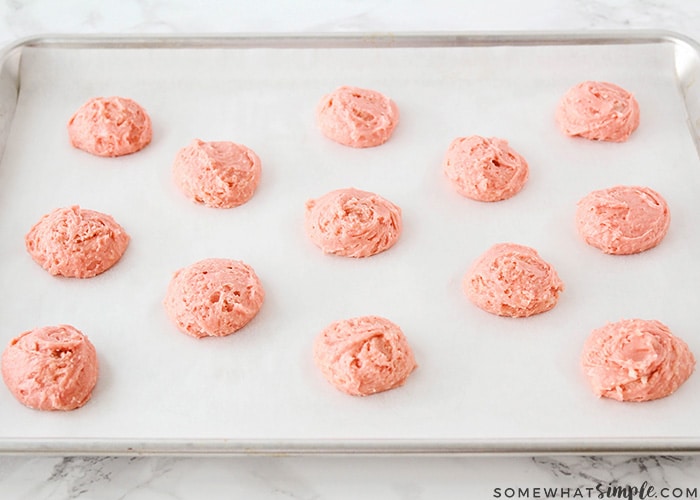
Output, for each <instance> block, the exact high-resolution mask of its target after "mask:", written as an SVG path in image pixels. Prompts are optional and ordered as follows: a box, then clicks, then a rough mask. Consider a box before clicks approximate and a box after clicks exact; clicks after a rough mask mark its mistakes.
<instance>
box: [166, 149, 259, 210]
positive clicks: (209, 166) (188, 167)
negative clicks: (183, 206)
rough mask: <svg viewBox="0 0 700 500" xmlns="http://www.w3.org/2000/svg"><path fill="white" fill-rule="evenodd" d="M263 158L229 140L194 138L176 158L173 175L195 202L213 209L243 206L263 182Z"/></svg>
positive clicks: (180, 186) (183, 190) (179, 185)
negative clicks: (211, 140) (261, 179)
mask: <svg viewBox="0 0 700 500" xmlns="http://www.w3.org/2000/svg"><path fill="white" fill-rule="evenodd" d="M260 173H261V166H260V158H258V155H256V154H255V153H254V152H253V151H252V150H251V149H249V148H247V147H245V146H242V145H240V144H236V143H233V142H228V141H216V142H204V141H200V140H199V139H195V140H194V141H192V143H191V144H189V145H188V146H186V147H184V148H182V149H181V150H180V151H179V152H178V153H177V156H176V157H175V163H174V164H173V177H174V179H175V183H176V184H177V186H178V187H179V188H180V190H181V191H182V192H183V193H184V194H185V195H186V196H187V197H188V198H190V199H191V200H192V201H194V202H195V203H201V204H203V205H206V206H208V207H213V208H233V207H237V206H238V205H242V204H243V203H245V202H246V201H248V200H249V199H250V198H252V196H253V194H254V193H255V189H256V188H257V187H258V183H259V182H260Z"/></svg>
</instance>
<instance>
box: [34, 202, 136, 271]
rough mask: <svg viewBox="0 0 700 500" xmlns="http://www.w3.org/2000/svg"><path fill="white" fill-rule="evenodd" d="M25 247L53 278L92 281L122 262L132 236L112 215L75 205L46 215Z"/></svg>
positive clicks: (40, 220)
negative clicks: (87, 279)
mask: <svg viewBox="0 0 700 500" xmlns="http://www.w3.org/2000/svg"><path fill="white" fill-rule="evenodd" d="M25 244H26V247H27V251H28V252H29V255H31V256H32V259H34V261H36V262H37V264H39V265H40V266H41V267H43V268H44V269H46V270H47V271H48V272H49V273H51V274H52V275H54V276H56V275H59V276H66V277H71V278H91V277H93V276H97V275H98V274H101V273H103V272H105V271H106V270H107V269H109V268H110V267H112V266H113V265H114V264H116V263H117V262H118V261H119V259H121V257H122V255H123V254H124V251H125V250H126V247H127V246H128V244H129V235H128V234H126V232H125V231H124V228H122V227H121V226H120V225H119V224H117V222H116V221H115V220H114V219H113V218H112V217H111V216H109V215H107V214H103V213H100V212H96V211H94V210H87V209H84V208H80V207H79V206H77V205H75V206H72V207H67V208H58V209H56V210H54V211H52V212H50V213H48V214H46V215H44V216H43V217H42V218H41V219H39V222H37V223H36V224H35V225H34V226H33V227H32V228H31V229H30V231H29V233H27V235H26V237H25Z"/></svg>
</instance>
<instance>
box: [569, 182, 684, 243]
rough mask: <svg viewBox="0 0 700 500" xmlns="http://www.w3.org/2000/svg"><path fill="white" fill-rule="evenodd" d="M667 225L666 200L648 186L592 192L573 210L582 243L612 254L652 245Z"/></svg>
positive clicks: (669, 221)
mask: <svg viewBox="0 0 700 500" xmlns="http://www.w3.org/2000/svg"><path fill="white" fill-rule="evenodd" d="M670 224H671V215H670V212H669V209H668V204H667V203H666V200H664V199H663V197H662V196H661V195H660V194H659V193H657V192H656V191H654V190H653V189H650V188H648V187H639V186H615V187H611V188H609V189H602V190H599V191H593V192H592V193H590V194H588V195H587V196H585V197H584V198H583V199H581V201H579V202H578V208H577V210H576V228H577V230H578V232H579V234H580V235H581V237H582V238H583V239H584V240H585V241H586V243H588V244H589V245H592V246H594V247H596V248H599V249H601V250H602V251H603V252H605V253H608V254H614V255H627V254H633V253H639V252H643V251H645V250H648V249H650V248H653V247H655V246H656V245H658V244H659V243H660V242H661V240H662V239H663V238H664V236H666V233H667V232H668V228H669V225H670Z"/></svg>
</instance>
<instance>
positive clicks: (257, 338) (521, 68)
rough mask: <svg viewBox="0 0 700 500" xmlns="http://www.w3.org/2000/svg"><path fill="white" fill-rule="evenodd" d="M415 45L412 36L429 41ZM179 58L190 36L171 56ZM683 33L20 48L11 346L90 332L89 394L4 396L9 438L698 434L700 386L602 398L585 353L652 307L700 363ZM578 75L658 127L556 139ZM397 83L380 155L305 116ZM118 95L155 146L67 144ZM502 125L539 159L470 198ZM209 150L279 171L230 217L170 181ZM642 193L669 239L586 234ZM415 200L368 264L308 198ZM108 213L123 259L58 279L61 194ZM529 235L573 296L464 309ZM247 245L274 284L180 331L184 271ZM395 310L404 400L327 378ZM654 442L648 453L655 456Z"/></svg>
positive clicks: (295, 440) (483, 440) (2, 309)
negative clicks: (229, 312)
mask: <svg viewBox="0 0 700 500" xmlns="http://www.w3.org/2000/svg"><path fill="white" fill-rule="evenodd" d="M416 44H417V45H420V40H419V39H418V41H417V42H416ZM174 46H177V47H178V48H173V47H174ZM676 50H677V47H676V44H674V43H660V42H659V43H648V44H626V43H625V44H604V45H589V44H586V43H581V44H566V45H546V46H537V45H534V46H516V45H512V44H506V45H503V46H499V45H495V46H488V47H479V46H469V45H467V46H456V47H455V46H452V47H450V46H443V47H419V46H415V47H404V48H382V47H374V48H323V40H322V39H320V40H319V42H318V43H317V44H316V45H315V46H309V47H305V48H242V47H228V48H216V47H208V48H187V43H186V40H185V41H184V42H181V43H180V44H179V45H178V44H172V45H171V47H170V48H116V47H111V48H99V47H98V46H95V47H88V48H82V49H78V48H53V47H46V46H44V47H42V46H38V47H25V48H23V49H22V52H21V64H20V69H19V82H20V91H19V96H18V101H17V106H16V110H15V113H14V119H13V121H12V125H11V130H10V134H9V137H8V139H7V142H6V148H5V153H4V156H3V158H2V163H1V164H0V235H2V237H0V275H1V276H3V280H2V281H3V285H2V290H1V292H0V293H2V300H1V301H0V318H2V323H1V324H0V343H2V344H3V345H5V344H6V343H7V342H9V340H10V339H11V338H12V337H14V336H16V335H17V334H19V333H20V332H22V331H25V330H27V329H30V328H33V327H36V326H40V325H47V324H58V323H70V324H73V325H75V326H76V327H78V328H79V329H81V330H82V331H83V332H85V333H86V334H87V335H88V336H89V337H90V339H91V340H92V341H93V343H94V344H95V346H96V348H97V350H98V353H99V361H100V369H101V373H100V379H99V382H98V385H97V387H96V389H95V391H94V393H93V398H92V400H91V401H90V402H89V403H88V404H87V405H86V406H85V407H83V408H81V409H80V410H77V411H73V412H68V413H42V412H37V411H32V410H29V409H27V408H24V407H23V406H21V405H20V404H19V403H17V402H16V401H15V400H14V399H13V397H12V396H11V395H10V393H9V392H8V391H7V390H6V389H5V388H4V387H3V388H0V389H2V390H0V408H1V409H2V410H1V412H0V429H1V430H0V450H3V451H17V450H20V451H21V450H33V451H37V450H49V451H51V450H53V451H66V450H68V451H77V452H81V451H82V452H89V451H93V450H108V451H113V452H120V451H137V452H138V451H141V452H144V451H145V452H147V451H153V450H164V449H168V450H171V451H180V452H187V451H190V452H198V451H199V452H201V451H231V452H236V451H248V452H255V451H264V450H269V449H274V450H282V451H284V450H301V451H304V450H307V451H308V450H325V451H329V450H330V451H333V450H335V451H353V450H363V449H366V450H370V451H377V450H387V449H388V450H395V451H401V449H402V446H405V447H412V449H416V450H419V451H420V450H421V449H423V450H430V451H440V449H444V450H458V451H459V450H474V449H481V450H485V451H489V450H491V451H498V450H499V449H506V450H510V451H517V450H521V451H527V450H535V449H538V448H547V449H565V450H567V449H570V450H574V449H582V448H585V447H588V448H591V449H605V448H606V447H610V446H612V447H615V448H625V449H638V448H639V449H644V448H645V447H653V446H661V447H666V448H672V447H677V446H682V445H683V444H684V443H685V444H687V445H688V447H690V448H692V447H693V446H697V443H699V442H700V432H698V426H697V423H696V418H695V415H697V414H698V413H700V398H699V397H698V390H699V389H700V378H699V377H698V375H697V374H696V375H694V376H692V377H691V378H690V380H689V381H688V382H687V383H686V384H685V385H684V386H683V387H682V388H681V389H680V390H679V391H678V392H677V393H676V394H674V395H673V396H672V397H669V398H666V399H663V400H659V401H654V402H650V403H645V404H620V403H617V402H613V401H609V400H600V399H597V398H596V397H595V396H594V395H592V393H591V392H590V390H589V388H588V386H587V384H586V381H585V380H584V378H583V375H582V374H581V371H580V368H579V364H578V360H579V355H580V351H581V346H582V343H583V341H584V339H585V338H586V337H587V335H588V333H589V332H590V331H591V330H592V329H593V328H596V327H598V326H601V325H603V324H604V323H606V322H608V321H616V320H619V319H622V318H630V317H642V318H654V319H659V320H661V321H663V322H665V323H666V324H668V325H669V326H670V327H671V329H672V331H674V332H675V333H676V334H677V335H678V336H680V337H682V338H683V339H685V340H686V341H687V342H688V344H689V346H690V348H691V349H692V350H693V351H694V352H695V353H696V354H698V353H700V338H699V336H698V332H697V320H696V309H697V306H698V299H700V290H699V289H698V287H697V283H698V282H699V281H700V266H698V263H697V258H696V255H697V250H698V248H700V234H699V233H698V231H697V228H698V227H700V201H699V198H698V196H697V192H698V189H699V188H700V168H698V167H699V166H700V163H699V160H698V154H697V151H696V148H695V144H694V140H693V137H692V134H691V132H690V131H689V129H688V123H687V122H688V110H687V107H686V104H685V101H684V99H683V95H682V88H683V85H686V84H688V82H684V81H681V80H679V77H678V73H677V63H676V55H677V54H676ZM582 80H606V81H612V82H615V83H617V84H619V85H621V86H623V87H625V88H627V89H629V90H630V91H632V92H633V93H634V94H635V95H636V97H637V99H638V101H639V103H640V107H641V117H642V119H641V125H640V127H639V129H638V130H637V131H636V132H635V133H634V134H633V135H632V137H631V138H630V140H629V141H628V142H626V143H623V144H608V143H594V142H589V141H585V140H580V139H572V138H567V137H564V136H563V135H562V134H561V133H560V132H559V131H558V129H557V128H556V125H555V123H554V119H553V113H554V108H555V106H556V104H557V101H558V99H559V98H560V96H561V95H562V94H563V93H564V92H565V91H566V90H567V89H568V88H569V87H571V86H572V85H574V84H576V83H578V82H579V81H582ZM344 84H350V85H357V86H361V87H368V88H374V89H377V90H380V91H382V92H383V93H385V94H387V95H389V96H391V97H392V98H393V99H394V100H395V101H396V102H397V104H398V106H399V108H400V110H401V122H400V124H399V126H398V127H397V129H396V131H395V134H394V136H393V137H392V139H391V140H390V141H389V142H388V143H386V144H385V145H383V146H381V147H378V148H372V149H365V150H355V149H350V148H346V147H343V146H340V145H337V144H335V143H332V142H331V141H329V140H327V139H325V138H324V137H322V136H321V134H320V133H319V132H318V130H317V129H316V127H315V123H314V109H315V106H316V103H317V101H318V100H319V98H320V97H321V96H322V95H323V94H325V93H327V92H329V91H330V90H332V89H333V88H335V87H337V86H339V85H344ZM97 95H121V96H127V97H131V98H133V99H135V100H136V101H138V102H139V103H141V104H142V105H143V106H144V107H145V108H146V110H147V111H148V112H149V114H150V115H151V117H152V120H153V142H152V144H151V145H149V146H148V147H147V148H146V149H144V150H143V151H142V152H139V153H137V154H134V155H130V156H126V157H121V158H114V159H105V158H97V157H93V156H91V155H88V154H86V153H83V152H81V151H78V150H75V149H73V148H71V146H70V144H69V143H68V140H67V134H66V128H65V126H66V122H67V120H68V118H69V117H70V116H71V114H72V113H73V112H74V111H75V110H76V109H77V108H78V107H79V106H80V105H81V104H82V103H83V102H84V101H85V100H87V99H88V98H90V97H93V96H97ZM470 134H479V135H485V136H499V137H503V138H506V139H508V140H509V142H510V143H511V145H512V146H513V147H514V148H515V149H516V150H518V151H519V152H520V153H521V154H522V155H523V156H524V157H525V158H526V159H527V160H528V162H529V164H530V168H531V172H530V179H529V181H528V183H527V185H526V187H525V189H524V190H523V191H522V192H521V193H519V194H518V195H517V196H515V197H514V198H512V199H510V200H507V201H503V202H499V203H494V204H483V203H478V202H474V201H470V200H467V199H465V198H461V197H460V196H459V195H457V194H456V193H455V192H453V191H452V189H451V188H450V186H449V185H448V183H447V181H446V180H445V178H444V177H443V175H442V171H441V160H442V157H443V154H444V152H445V150H446V148H447V146H448V144H449V143H450V141H451V140H452V139H453V138H454V137H456V136H460V135H470ZM193 138H201V139H203V140H232V141H235V142H240V143H243V144H246V145H247V146H249V147H251V148H252V149H254V150H255V151H256V152H257V153H258V154H259V156H260V157H261V159H262V164H263V176H262V181H261V184H260V187H259V190H258V192H257V193H256V195H255V197H254V198H253V199H252V200H251V201H250V202H249V203H247V204H245V205H243V206H241V207H238V208H235V209H232V210H215V209H208V208H205V207H201V206H196V205H194V204H192V203H190V202H189V201H188V200H186V199H185V198H184V197H183V196H182V195H181V194H180V193H179V192H178V191H177V189H176V188H175V186H174V184H173V182H172V180H171V176H170V168H171V164H172V160H173V158H174V155H175V152H176V151H177V150H178V149H179V148H180V147H182V146H184V145H186V144H188V143H189V142H190V141H191V140H192V139H193ZM615 184H641V185H648V186H651V187H653V188H654V189H656V190H658V191H659V192H660V193H662V194H663V195H664V197H666V199H667V201H668V203H669V205H670V208H671V214H672V223H671V228H670V231H669V233H668V236H667V237H666V239H665V240H664V241H663V243H662V244H661V245H660V246H659V247H658V248H656V249H653V250H651V251H649V252H645V253H643V254H641V255H635V256H628V257H611V256H606V255H602V254H601V253H599V252H598V251H597V250H595V249H593V248H591V247H588V246H586V245H585V244H583V242H582V241H580V240H579V238H578V237H577V235H576V232H575V228H574V224H573V215H574V212H575V204H576V201H577V200H578V199H580V198H581V197H583V196H584V195H585V194H587V193H588V192H589V191H591V190H593V189H599V188H604V187H607V186H612V185H615ZM350 186H354V187H357V188H360V189H364V190H369V191H375V192H377V193H380V194H381V195H382V196H385V197H386V198H388V199H390V200H392V201H393V202H395V203H397V204H398V205H399V206H401V207H402V209H403V222H404V233H403V235H402V237H401V239H400V241H399V243H398V244H397V245H396V246H395V247H394V248H392V249H391V250H390V251H388V252H385V253H383V254H380V255H377V256H375V257H372V258H369V259H361V260H355V259H345V258H340V257H331V256H325V255H322V254H321V253H320V251H319V250H318V249H317V248H316V247H314V246H313V244H312V243H311V242H310V241H309V240H308V239H307V238H306V236H305V234H304V231H303V212H304V210H303V209H304V202H305V201H306V200H307V199H308V198H312V197H317V196H320V195H321V194H323V193H325V192H327V191H329V190H332V189H337V188H341V187H350ZM70 204H79V205H81V206H83V207H86V208H91V209H94V210H99V211H103V212H107V213H110V214H112V215H113V216H114V217H115V219H116V220H117V221H118V222H120V223H121V224H122V225H123V226H124V227H125V228H126V230H127V231H128V232H129V233H130V235H131V236H132V241H131V244H130V246H129V248H128V250H127V252H126V254H125V255H124V257H123V259H122V261H121V262H120V263H119V264H118V265H117V266H116V267H115V268H113V269H112V270H110V271H108V272H107V273H105V274H103V275H101V276H99V277H96V278H93V279H90V280H71V279H60V278H54V277H51V276H49V275H48V274H47V273H46V272H45V271H43V270H42V269H41V268H40V267H39V266H37V265H36V264H35V263H34V262H33V261H32V260H31V259H30V258H29V256H28V255H27V254H26V252H25V250H24V240H23V238H24V235H25V234H26V232H27V231H28V229H29V228H30V227H31V225H32V224H33V223H34V222H36V220H38V218H39V217H40V216H41V215H42V214H44V213H46V212H48V211H50V210H52V209H53V208H56V207H59V206H66V205H70ZM502 241H512V242H517V243H521V244H525V245H530V246H532V247H534V248H536V249H537V250H538V251H539V252H540V254H541V255H542V256H543V258H545V259H546V260H548V261H549V262H551V263H552V264H553V265H554V266H555V267H556V269H557V271H558V272H559V275H560V277H561V278H562V280H563V281H564V283H565V285H566V290H565V292H564V293H563V294H562V296H561V299H560V302H559V304H558V305H557V307H556V308H555V309H553V310H552V311H550V312H548V313H546V314H542V315H539V316H536V317H532V318H528V319H508V318H500V317H495V316H492V315H490V314H488V313H485V312H483V311H481V310H479V309H477V308H476V307H475V306H473V305H472V304H471V303H469V302H468V301H467V300H466V298H465V297H464V295H463V293H462V291H461V287H460V283H461V279H462V276H463V274H464V272H465V271H466V269H467V268H468V267H469V265H470V263H471V262H472V261H473V260H474V259H475V258H476V257H477V256H478V255H479V254H481V253H482V252H483V251H484V250H485V249H487V248H488V247H489V246H491V245H492V244H494V243H496V242H502ZM207 257H228V258H234V259H242V260H244V261H246V262H247V263H249V264H251V265H252V266H253V267H254V268H255V270H256V272H257V273H258V275H259V276H260V278H261V280H262V282H263V284H264V286H265V289H266V292H267V297H266V301H265V304H264V306H263V308H262V310H261V312H260V314H259V315H258V317H257V318H256V319H255V320H254V321H253V322H252V323H251V324H250V325H248V326H247V327H246V328H245V330H243V331H241V332H240V333H238V334H236V335H232V336H230V337H227V338H221V339H203V340H195V339H192V338H189V337H187V336H185V335H182V334H181V333H179V332H178V331H177V330H176V329H175V327H174V326H172V325H171V324H170V323H169V322H168V320H167V318H166V316H165V314H164V311H163V308H162V305H161V300H162V298H163V294H164V292H165V289H166V287H167V284H168V281H169V279H170V277H171V275H172V273H173V271H175V270H176V269H178V268H181V267H183V266H186V265H188V264H190V263H192V262H194V261H196V260H199V259H202V258H207ZM366 314H379V315H382V316H385V317H387V318H389V319H391V320H392V321H394V322H396V323H398V324H399V325H400V326H401V327H402V328H403V330H404V332H405V334H406V336H407V337H408V339H409V341H410V343H411V345H412V346H413V348H414V350H415V355H416V359H417V361H418V364H419V368H418V369H417V370H416V371H415V372H414V373H413V374H412V375H411V377H410V378H409V380H408V381H407V383H406V385H405V386H404V387H402V388H400V389H397V390H394V391H389V392H386V393H382V394H377V395H374V396H372V397H367V398H353V397H349V396H346V395H345V394H342V393H340V392H338V391H336V390H335V389H333V388H332V387H331V386H330V385H329V384H328V383H327V382H326V381H325V380H324V379H323V378H322V377H321V375H320V374H319V373H318V372H317V370H316V368H315V367H314V365H313V363H312V359H311V344H312V342H313V339H314V337H315V336H316V335H317V334H318V332H319V331H320V330H321V329H322V328H323V327H324V326H326V325H327V324H328V323H330V322H331V321H334V320H337V319H341V318H348V317H353V316H358V315H366ZM654 443H655V444H654Z"/></svg>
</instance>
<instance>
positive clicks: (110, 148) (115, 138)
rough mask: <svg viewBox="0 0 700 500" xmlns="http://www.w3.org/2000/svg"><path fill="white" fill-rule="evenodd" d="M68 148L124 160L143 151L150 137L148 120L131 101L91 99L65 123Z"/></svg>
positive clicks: (145, 114)
mask: <svg viewBox="0 0 700 500" xmlns="http://www.w3.org/2000/svg"><path fill="white" fill-rule="evenodd" d="M68 136H69V138H70V142H71V144H72V145H73V146H74V147H76V148H78V149H82V150H83V151H87V152H88V153H92V154H94V155H97V156H123V155H128V154H131V153H135V152H136V151H140V150H141V149H143V148H144V147H146V146H147V145H148V144H149V143H150V142H151V138H152V136H153V130H152V128H151V118H150V117H149V116H148V113H146V111H145V110H144V109H143V108H142V107H141V106H140V105H139V104H138V103H137V102H136V101H134V100H132V99H127V98H125V97H94V98H92V99H90V100H88V101H87V102H86V103H85V104H83V105H82V106H81V107H80V108H79V109H78V110H77V111H76V112H75V114H74V115H73V116H72V117H71V118H70V120H69V121H68Z"/></svg>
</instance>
